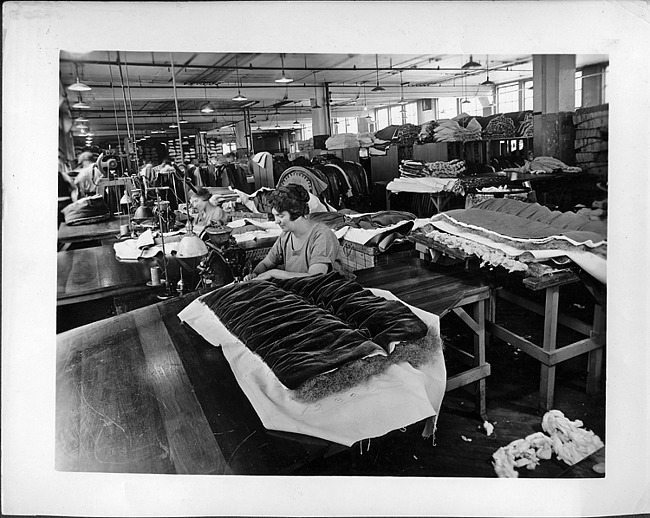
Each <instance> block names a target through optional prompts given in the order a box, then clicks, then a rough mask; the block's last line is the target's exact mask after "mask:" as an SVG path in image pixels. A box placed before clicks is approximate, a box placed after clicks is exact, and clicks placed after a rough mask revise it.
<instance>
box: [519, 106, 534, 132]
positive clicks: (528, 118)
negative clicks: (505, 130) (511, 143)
mask: <svg viewBox="0 0 650 518" xmlns="http://www.w3.org/2000/svg"><path fill="white" fill-rule="evenodd" d="M517 135H518V136H519V137H532V136H533V113H532V112H527V113H526V114H525V115H524V120H523V121H521V124H520V125H519V128H517Z"/></svg>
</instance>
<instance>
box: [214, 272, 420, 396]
mask: <svg viewBox="0 0 650 518" xmlns="http://www.w3.org/2000/svg"><path fill="white" fill-rule="evenodd" d="M204 303H205V304H206V305H207V306H208V307H209V308H210V309H211V310H212V311H214V313H215V314H216V315H217V317H219V319H220V320H221V322H222V323H223V324H224V325H225V326H226V327H227V328H228V330H229V331H230V332H231V333H233V334H234V335H235V336H237V337H238V338H239V339H240V340H241V341H242V342H243V343H244V344H245V345H246V346H247V347H248V348H249V349H251V351H253V352H255V353H256V354H258V355H259V356H260V357H261V358H262V359H263V360H264V362H265V363H266V364H267V365H268V366H269V367H270V368H271V369H272V370H273V372H274V373H275V375H276V376H277V377H278V379H279V380H280V382H281V383H283V384H284V385H285V386H286V387H288V388H289V389H295V388H297V387H299V386H300V385H301V384H302V383H304V382H305V381H307V380H309V379H311V378H313V377H314V376H317V375H319V374H323V373H325V372H327V371H330V370H332V369H335V368H338V367H341V366H342V365H345V364H347V363H349V362H351V361H354V360H358V359H361V358H364V357H366V356H368V355H370V354H373V353H383V351H384V350H387V349H388V346H389V344H390V342H393V341H398V340H417V339H420V338H422V337H424V336H425V335H426V333H427V327H426V325H425V324H424V323H423V322H422V321H421V320H420V319H419V318H417V317H416V316H415V315H414V314H413V313H412V312H411V311H410V310H409V309H408V308H407V307H406V306H404V305H403V304H402V303H400V302H397V301H387V300H385V299H383V298H380V297H376V296H374V295H373V294H372V293H371V292H370V291H369V290H365V289H364V288H363V287H362V286H360V285H359V284H358V283H356V282H353V281H347V280H345V279H344V278H343V277H341V276H340V275H339V274H338V273H336V272H332V273H329V274H325V275H317V276H311V277H300V278H294V279H284V280H273V281H257V282H245V283H238V284H232V285H229V286H224V287H223V288H219V289H217V290H215V291H213V292H212V293H210V294H208V295H207V296H206V297H205V298H204Z"/></svg>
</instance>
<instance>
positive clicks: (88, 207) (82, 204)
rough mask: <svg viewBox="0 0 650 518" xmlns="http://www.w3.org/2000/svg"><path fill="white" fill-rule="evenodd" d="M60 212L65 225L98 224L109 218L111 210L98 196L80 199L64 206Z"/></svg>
mask: <svg viewBox="0 0 650 518" xmlns="http://www.w3.org/2000/svg"><path fill="white" fill-rule="evenodd" d="M61 212H62V213H63V218H64V221H65V224H66V225H84V224H89V223H98V222H100V221H106V220H107V219H110V217H111V210H110V208H109V207H108V205H107V204H106V202H105V201H104V198H102V196H101V195H100V194H95V195H94V196H86V197H84V198H80V199H78V200H77V201H75V202H73V203H70V204H69V205H66V206H65V207H64V208H63V209H62V210H61Z"/></svg>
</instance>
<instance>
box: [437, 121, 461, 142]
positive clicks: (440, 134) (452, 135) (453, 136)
mask: <svg viewBox="0 0 650 518" xmlns="http://www.w3.org/2000/svg"><path fill="white" fill-rule="evenodd" d="M460 131H461V128H460V124H458V122H456V121H455V120H452V119H443V120H439V121H436V126H435V127H434V128H433V141H434V142H456V141H458V133H459V132H460Z"/></svg>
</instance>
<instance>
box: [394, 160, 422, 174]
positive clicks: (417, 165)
mask: <svg viewBox="0 0 650 518" xmlns="http://www.w3.org/2000/svg"><path fill="white" fill-rule="evenodd" d="M399 175H400V176H401V177H402V178H422V177H423V176H429V173H428V172H427V169H426V165H425V164H424V163H423V162H417V161H415V160H402V162H401V163H400V165H399Z"/></svg>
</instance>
